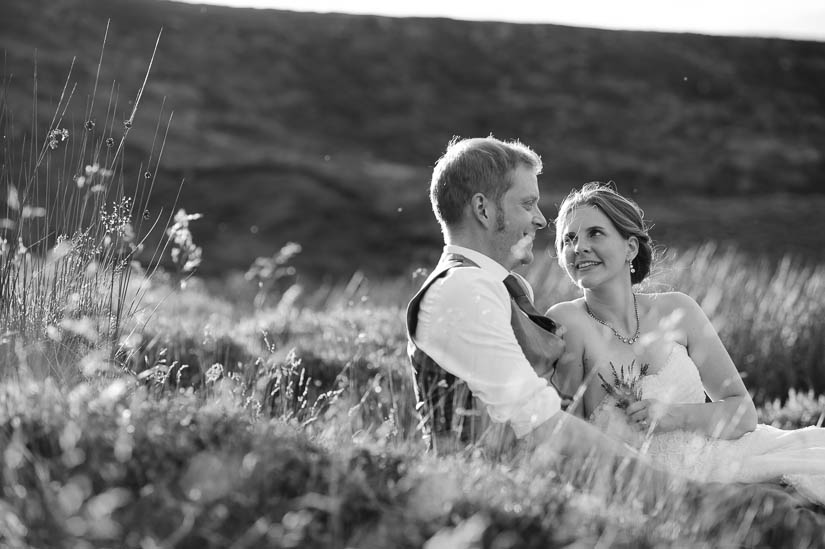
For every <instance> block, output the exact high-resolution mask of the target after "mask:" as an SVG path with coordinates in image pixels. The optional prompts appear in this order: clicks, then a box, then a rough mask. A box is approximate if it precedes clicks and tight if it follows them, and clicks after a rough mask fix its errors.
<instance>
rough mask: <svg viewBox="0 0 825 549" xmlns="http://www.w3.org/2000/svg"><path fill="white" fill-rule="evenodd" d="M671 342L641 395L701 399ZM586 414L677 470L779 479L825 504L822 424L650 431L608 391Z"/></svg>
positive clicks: (696, 475)
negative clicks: (727, 431)
mask: <svg viewBox="0 0 825 549" xmlns="http://www.w3.org/2000/svg"><path fill="white" fill-rule="evenodd" d="M672 345H673V347H672V349H671V350H670V351H669V354H668V358H667V360H666V361H665V364H664V366H663V367H662V368H661V369H660V370H659V371H657V372H655V373H653V374H650V375H647V376H644V377H642V379H641V381H640V383H641V387H642V398H654V399H658V400H661V401H662V402H669V403H702V402H705V391H704V388H703V386H702V380H701V378H700V377H699V371H698V370H697V368H696V365H695V364H694V363H693V360H691V358H690V356H688V353H687V349H685V347H684V346H682V345H680V344H678V343H675V342H674V343H673V344H672ZM590 420H591V421H592V422H593V423H594V424H596V425H597V426H599V427H600V428H601V429H603V430H604V431H605V432H609V433H611V434H614V435H618V436H619V437H620V438H622V439H623V440H625V442H627V443H629V444H631V445H632V446H634V447H636V448H638V449H639V450H640V451H642V452H643V453H646V454H648V455H649V456H650V457H651V458H652V459H653V460H654V461H655V462H657V463H659V464H660V465H662V466H664V467H665V468H667V469H669V470H671V471H672V472H674V473H676V474H679V475H682V476H685V477H688V478H691V479H694V480H699V481H705V482H746V483H755V482H772V481H781V482H783V483H786V484H789V485H791V486H793V487H794V488H795V489H796V490H797V491H798V492H799V494H800V495H802V496H804V497H805V498H807V499H809V500H811V501H813V502H814V503H818V504H820V505H825V428H819V427H806V428H804V429H797V430H783V429H777V428H776V427H772V426H770V425H758V426H757V427H756V429H755V430H754V431H752V432H750V433H747V434H745V435H744V436H742V437H741V438H738V439H735V440H721V439H712V438H709V437H706V436H703V435H699V434H697V433H693V432H688V431H670V432H667V433H655V434H650V433H647V432H643V431H640V430H639V429H638V428H635V427H633V426H630V425H629V424H628V423H627V420H626V417H625V414H624V411H623V410H621V409H619V408H618V407H617V406H616V400H615V399H614V398H613V397H612V396H610V395H608V396H607V397H606V398H605V399H604V400H603V401H602V403H601V404H600V405H599V406H598V408H597V409H596V410H594V411H593V413H592V414H591V416H590Z"/></svg>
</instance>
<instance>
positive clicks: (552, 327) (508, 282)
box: [504, 274, 556, 333]
mask: <svg viewBox="0 0 825 549" xmlns="http://www.w3.org/2000/svg"><path fill="white" fill-rule="evenodd" d="M504 285H505V286H506V287H507V291H508V292H510V297H512V298H513V300H514V301H515V302H516V305H518V307H519V309H521V310H522V311H524V314H526V315H527V316H528V317H529V318H530V320H532V321H533V322H535V323H536V324H537V325H539V326H541V327H542V328H544V329H545V330H547V331H548V332H550V333H556V323H555V322H553V320H552V319H550V318H548V317H546V316H544V315H543V314H541V313H540V312H538V311H537V310H536V308H535V307H534V306H533V303H532V302H531V301H530V297H528V295H527V292H526V290H525V289H524V286H522V285H521V282H519V280H518V278H517V277H516V276H515V275H512V274H510V275H507V278H505V279H504Z"/></svg>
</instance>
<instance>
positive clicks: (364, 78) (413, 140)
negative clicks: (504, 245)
mask: <svg viewBox="0 0 825 549" xmlns="http://www.w3.org/2000/svg"><path fill="white" fill-rule="evenodd" d="M2 11H3V14H2V17H0V48H2V49H3V50H4V51H5V53H6V72H7V73H10V74H12V75H13V78H12V79H11V82H10V85H9V89H8V92H7V101H8V102H9V104H10V105H11V106H12V108H13V110H14V111H15V112H19V113H25V112H29V111H31V110H32V109H31V103H32V101H31V97H32V93H33V91H32V84H31V80H32V79H31V77H30V75H31V74H32V71H33V67H34V59H35V57H34V52H35V49H36V50H37V70H38V93H37V98H38V111H39V117H40V122H41V124H44V123H47V122H48V120H49V119H50V118H51V114H52V112H53V110H54V105H55V103H56V100H57V95H58V94H59V91H60V90H61V89H62V87H63V80H64V78H65V75H66V73H67V71H68V67H69V66H70V63H71V60H72V57H75V56H76V57H77V60H78V61H77V66H76V67H75V69H74V71H73V73H72V79H73V81H77V82H78V83H79V89H82V88H84V87H85V86H88V85H89V83H91V82H93V81H94V78H95V72H96V70H97V64H98V58H99V56H100V49H101V42H102V39H103V38H102V37H103V33H104V29H105V26H106V21H107V19H109V18H111V28H110V31H109V38H108V44H107V46H106V48H105V51H104V56H103V65H102V71H101V74H100V82H101V83H102V86H101V89H107V90H108V88H107V87H108V86H109V85H110V83H111V82H113V81H116V82H117V85H118V86H119V88H118V89H119V97H120V102H119V103H118V105H119V106H118V110H119V111H122V113H123V114H122V116H123V117H124V118H125V117H126V116H127V113H128V111H129V110H130V109H131V106H130V105H129V103H128V101H127V99H128V98H130V97H133V96H134V93H135V91H136V90H137V89H138V87H139V86H140V83H141V81H142V78H143V74H144V72H145V69H146V65H147V63H148V60H149V56H150V54H151V51H152V47H153V45H154V42H155V39H156V37H157V34H158V32H159V31H160V30H161V28H162V29H163V30H162V35H161V39H160V47H159V53H158V57H157V58H156V60H155V63H154V65H153V67H152V73H151V76H150V80H149V84H148V86H147V88H146V91H145V95H144V99H143V103H142V104H141V109H140V116H139V117H138V119H136V122H135V127H134V130H133V134H132V136H133V137H134V140H133V147H132V149H131V150H130V152H129V157H128V158H129V161H130V163H131V164H132V165H133V166H135V167H137V166H138V165H139V164H140V163H141V162H147V160H149V158H147V157H149V156H151V154H152V153H150V151H151V142H152V137H153V132H154V130H155V126H156V118H157V117H158V114H159V113H161V112H164V113H167V114H164V115H162V116H161V117H164V116H168V112H169V111H170V110H173V111H174V118H173V121H172V125H171V128H170V131H169V136H168V140H167V146H166V150H165V152H164V159H163V162H162V164H161V168H160V170H159V185H158V187H157V188H156V191H155V194H154V199H155V201H156V204H157V205H158V206H157V207H158V208H159V207H160V205H161V204H168V203H169V202H170V201H171V199H173V198H174V195H175V193H176V191H177V186H178V182H179V181H180V180H181V179H182V178H185V180H186V184H185V186H184V191H183V195H182V200H181V203H182V205H183V206H185V207H186V208H187V209H188V210H190V211H203V212H204V213H206V214H207V218H206V220H204V221H203V222H200V224H199V226H196V227H194V229H195V231H196V237H197V238H198V239H199V240H200V241H201V243H203V244H204V245H205V247H206V249H205V255H206V260H207V262H206V268H207V269H209V268H211V269H213V270H214V271H217V270H220V269H223V268H226V267H231V266H234V267H241V268H243V267H245V266H247V265H248V264H249V263H250V262H251V260H252V259H253V258H254V257H255V256H257V255H268V254H271V253H272V252H274V251H275V250H276V249H277V248H278V247H279V246H280V244H282V243H283V242H285V241H286V240H297V241H299V242H301V243H302V244H303V245H304V248H305V252H304V253H303V254H302V256H303V257H301V258H300V259H299V262H298V263H299V265H300V266H302V267H303V268H304V269H306V270H307V271H312V272H320V271H322V270H325V271H328V272H331V273H333V274H338V275H346V274H347V273H349V272H352V271H353V270H355V269H356V268H358V267H363V268H365V269H367V270H368V271H370V272H375V273H381V274H398V273H402V272H405V271H406V269H407V268H408V267H409V265H411V264H415V263H418V262H422V263H426V262H427V261H429V259H430V258H431V257H432V255H433V253H437V248H438V246H439V234H438V230H437V228H436V227H435V225H434V223H433V221H432V217H431V214H430V213H429V210H428V204H427V198H426V190H427V189H426V187H427V181H428V177H429V169H430V167H431V166H432V163H433V162H434V161H435V159H436V158H437V157H438V156H439V154H440V153H441V152H442V151H443V148H444V146H445V144H446V143H447V141H448V140H449V139H450V138H451V137H452V136H453V135H456V134H457V135H463V136H471V135H485V134H489V133H493V134H495V135H496V136H498V137H501V138H516V137H517V138H520V139H522V140H524V141H525V142H527V143H529V144H531V145H532V146H533V147H534V148H536V150H537V151H539V152H540V153H541V154H542V156H543V157H544V160H545V175H544V176H543V177H542V181H543V185H544V187H545V191H546V194H547V196H546V198H545V201H544V204H545V208H546V209H547V210H548V213H549V214H550V215H551V216H552V204H553V203H555V202H557V201H558V200H559V197H560V196H561V195H562V194H564V193H565V192H566V191H567V190H569V189H570V188H572V187H573V186H577V185H579V184H581V183H582V182H584V181H588V180H592V179H605V180H606V179H613V180H616V181H617V182H618V184H619V188H620V190H624V191H627V192H630V191H632V192H634V193H635V194H636V195H637V196H638V197H639V200H640V202H642V203H643V205H645V204H648V205H655V204H659V203H663V202H667V201H671V205H672V197H673V196H674V194H684V195H691V196H716V197H719V198H718V202H719V203H721V204H725V203H727V202H726V201H728V200H729V199H727V198H722V197H723V196H736V195H742V194H748V195H753V194H766V193H775V192H783V193H787V192H791V193H821V192H822V191H823V186H822V184H821V182H820V177H821V174H822V173H823V172H824V171H825V152H823V151H825V43H816V42H800V41H789V40H771V39H746V38H731V37H709V36H700V35H687V34H663V33H640V32H618V31H604V30H593V29H579V28H570V27H560V26H554V25H517V24H506V23H485V22H461V21H452V20H446V19H392V18H381V17H370V16H347V15H319V14H300V13H292V12H284V11H275V10H244V9H230V8H219V7H213V6H209V7H206V6H194V5H189V4H178V3H173V2H167V1H158V0H117V1H112V0H63V1H60V2H52V1H47V0H28V1H26V2H8V3H6V4H5V5H4V6H3V8H2ZM83 93H88V92H84V91H81V95H80V97H79V100H78V101H75V104H76V106H77V107H78V108H79V109H81V110H80V112H78V113H75V114H74V118H73V120H74V123H75V124H77V125H80V124H82V122H83V117H84V115H83V114H82V108H83V107H84V101H85V99H86V98H85V97H84V96H83V95H82V94H83ZM164 98H165V101H166V103H165V104H163V101H164ZM97 103H98V104H99V105H102V107H105V105H106V102H105V101H101V100H100V99H98V100H97ZM162 105H163V107H162ZM96 116H97V117H99V118H101V119H102V118H103V117H104V116H105V112H104V111H101V112H100V113H97V114H96ZM18 118H21V116H20V115H19V116H18ZM23 127H26V126H25V124H23ZM812 200H814V201H818V200H820V199H819V198H812ZM687 203H688V202H686V204H687ZM733 203H735V201H734V202H733ZM817 203H818V202H817ZM703 204H706V203H703ZM686 207H687V206H686ZM704 207H705V206H704V205H703V206H701V208H704ZM646 209H647V210H648V212H649V213H650V211H651V208H646ZM744 215H745V216H747V212H745V214H744ZM710 217H713V216H710ZM657 221H660V222H661V220H657ZM733 223H734V226H735V225H736V224H737V222H736V221H735V220H734V221H733ZM780 225H781V222H780ZM687 227H689V225H684V226H683V227H681V228H682V229H686V228H687ZM706 229H707V232H708V233H709V234H713V233H714V232H716V231H715V229H714V228H713V227H707V228H706ZM703 230H704V229H702V230H699V231H698V232H699V233H702V231H703ZM773 230H774V228H773V227H770V228H768V232H772V231H773ZM673 232H674V234H676V235H678V234H680V232H684V231H683V230H682V231H678V230H676V231H673ZM820 234H821V233H820ZM815 244H816V242H813V247H815ZM806 246H807V248H811V243H808V244H807V245H806ZM803 248H804V247H803Z"/></svg>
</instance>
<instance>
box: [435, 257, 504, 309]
mask: <svg viewBox="0 0 825 549" xmlns="http://www.w3.org/2000/svg"><path fill="white" fill-rule="evenodd" d="M485 298H488V299H485ZM490 299H495V300H497V301H509V294H507V289H506V288H505V286H504V284H503V283H502V281H501V280H498V279H497V278H496V277H495V276H493V275H492V274H491V273H489V272H488V271H486V270H484V269H481V268H478V267H473V266H462V267H454V268H452V269H450V270H449V271H447V272H446V273H445V274H444V275H443V276H441V277H440V278H438V279H437V280H435V281H434V282H433V283H432V285H431V286H430V288H429V289H428V290H427V293H426V294H425V295H424V302H425V303H427V304H428V305H430V306H432V305H434V304H443V306H447V307H451V306H461V307H462V308H467V307H472V308H475V307H478V306H480V305H482V304H483V303H485V302H486V301H488V300H490Z"/></svg>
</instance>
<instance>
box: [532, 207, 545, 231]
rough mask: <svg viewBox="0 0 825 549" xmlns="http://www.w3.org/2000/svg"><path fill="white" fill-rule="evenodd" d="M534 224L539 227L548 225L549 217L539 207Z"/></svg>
mask: <svg viewBox="0 0 825 549" xmlns="http://www.w3.org/2000/svg"><path fill="white" fill-rule="evenodd" d="M533 224H534V225H535V226H536V227H537V228H539V229H543V228H545V227H546V226H547V218H545V217H544V214H542V213H541V210H539V209H538V208H536V215H535V217H533Z"/></svg>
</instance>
